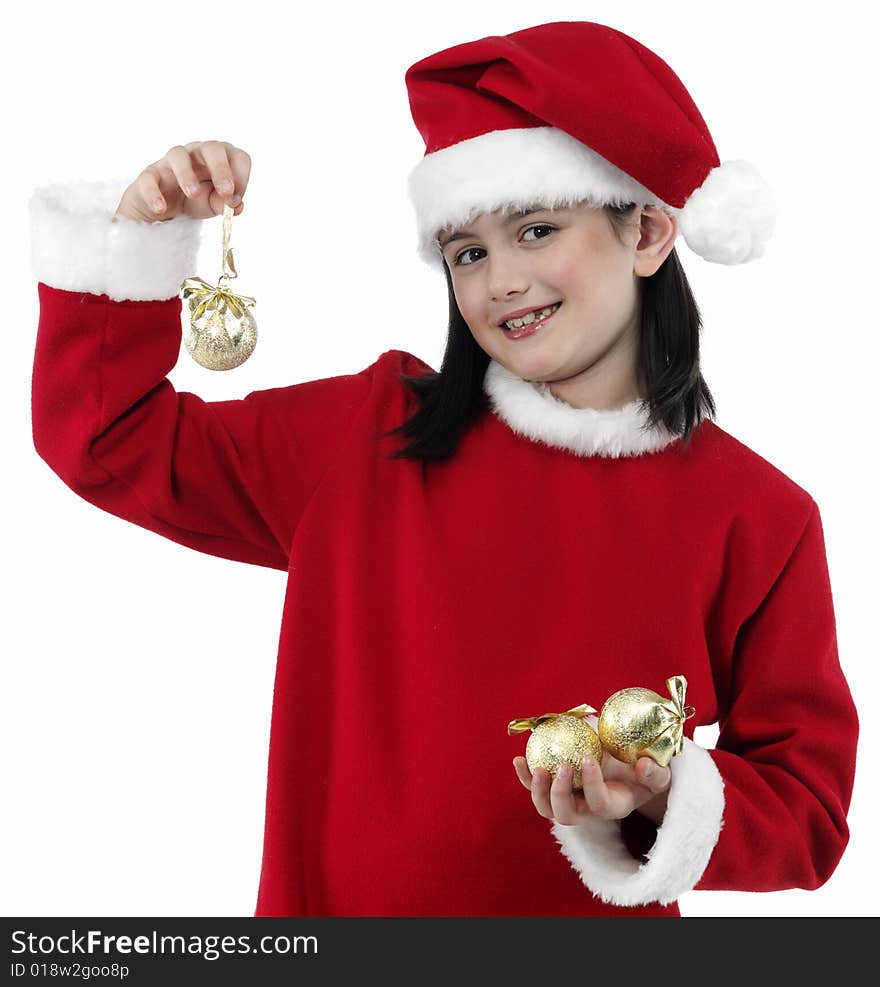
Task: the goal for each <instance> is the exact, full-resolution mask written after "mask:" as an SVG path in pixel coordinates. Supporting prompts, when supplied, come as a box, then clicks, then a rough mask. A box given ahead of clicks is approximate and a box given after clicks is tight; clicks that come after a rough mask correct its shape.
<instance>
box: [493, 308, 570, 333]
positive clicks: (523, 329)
mask: <svg viewBox="0 0 880 987" xmlns="http://www.w3.org/2000/svg"><path fill="white" fill-rule="evenodd" d="M561 307H562V302H554V304H553V311H552V312H550V314H549V315H545V316H544V318H543V319H536V320H535V321H534V322H529V323H528V324H527V325H524V326H520V328H519V329H508V328H507V326H506V325H504V323H502V324H501V331H502V332H503V333H504V335H505V336H506V337H507V338H508V339H520V338H522V337H524V336H531V335H533V334H534V333H536V332H537V331H538V330H539V329H540V328H541V327H542V326H543V325H545V324H546V323H547V322H549V321H550V320H551V319H552V318H553V316H554V315H556V313H557V312H558V311H559V309H560V308H561Z"/></svg>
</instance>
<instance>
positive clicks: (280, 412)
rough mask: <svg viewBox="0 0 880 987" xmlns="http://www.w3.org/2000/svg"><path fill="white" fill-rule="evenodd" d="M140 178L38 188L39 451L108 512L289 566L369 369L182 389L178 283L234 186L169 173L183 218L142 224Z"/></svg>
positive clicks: (169, 193)
mask: <svg viewBox="0 0 880 987" xmlns="http://www.w3.org/2000/svg"><path fill="white" fill-rule="evenodd" d="M214 143H216V142H214ZM172 150H174V149H172ZM169 153H170V152H169ZM151 167H152V166H151ZM163 173H164V172H163V169H162V168H159V169H158V174H159V175H160V176H161V175H162V174H163ZM144 174H146V172H144V173H142V175H141V177H140V178H139V179H138V182H136V183H134V184H133V185H132V186H130V187H129V189H128V190H126V191H125V192H124V194H123V189H122V184H121V183H118V182H117V183H112V182H86V181H76V182H72V183H69V184H53V185H49V186H46V187H43V188H39V189H36V190H35V192H34V194H33V196H32V198H31V202H30V218H31V251H32V252H31V264H32V268H33V270H34V272H35V274H36V276H37V278H38V282H39V283H38V292H39V299H40V319H39V327H38V333H37V340H36V349H35V356H34V366H33V380H32V420H33V437H34V444H35V447H36V450H37V452H38V453H39V455H40V456H41V457H42V458H43V459H44V460H45V461H46V463H48V465H49V466H50V467H51V468H52V469H53V470H54V472H55V473H57V474H58V476H60V477H61V479H62V480H63V481H64V482H65V483H66V484H67V485H68V486H69V487H70V488H71V489H72V490H74V491H75V492H76V493H77V494H79V496H81V497H83V498H84V499H85V500H87V501H89V502H90V503H92V504H94V505H96V506H98V507H100V508H101V509H103V510H105V511H108V512H109V513H111V514H115V515H117V516H118V517H121V518H124V519H125V520H128V521H131V522H133V523H135V524H138V525H141V526H142V527H145V528H148V529H150V530H152V531H155V532H157V533H158V534H161V535H163V536H164V537H166V538H170V539H172V540H173V541H176V542H179V543H180V544H183V545H187V546H189V547H191V548H195V549H197V550H198V551H202V552H206V553H209V554H211V555H217V556H220V557H222V558H227V559H232V560H235V561H241V562H248V563H252V564H255V565H264V566H270V567H273V568H278V569H286V568H287V565H288V558H289V549H290V543H291V540H292V537H293V531H294V529H295V527H296V523H297V520H298V518H299V517H300V515H301V514H302V511H303V510H304V508H305V505H306V503H307V502H308V500H309V498H310V497H311V494H312V493H313V492H314V490H315V488H316V487H317V485H318V483H319V482H320V479H321V477H322V476H323V474H324V472H325V470H326V468H327V466H328V464H329V463H330V461H331V460H332V457H333V456H334V454H335V452H336V450H337V449H338V448H340V447H341V445H342V442H343V441H344V437H345V435H346V434H347V432H348V429H349V428H350V426H351V423H352V421H353V419H354V418H355V416H356V413H357V410H358V409H359V408H360V407H361V406H362V405H363V404H364V401H365V399H366V396H367V394H368V392H369V388H370V381H371V376H372V367H370V368H367V369H366V370H364V371H362V372H361V373H359V374H352V375H347V376H340V377H334V378H330V379H327V380H319V381H310V382H305V383H302V384H296V385H293V386H290V387H284V388H274V389H270V390H265V391H256V392H253V393H251V394H248V395H247V397H245V398H243V399H240V400H230V401H218V402H206V401H203V400H202V399H201V398H199V397H198V396H196V395H195V394H190V393H187V392H177V391H176V390H175V389H174V387H173V386H172V384H171V383H170V381H169V380H168V379H167V375H168V373H169V371H170V370H171V369H172V368H173V367H174V365H175V364H176V362H177V358H178V355H179V352H180V343H181V336H182V327H181V323H180V313H181V300H180V298H179V296H178V290H179V286H180V283H181V281H182V280H183V279H184V278H185V277H186V276H187V275H189V274H191V273H192V271H193V270H194V266H195V259H196V254H197V250H198V241H199V235H200V227H201V217H202V215H204V216H205V217H206V216H208V215H216V214H217V213H219V212H222V209H223V203H224V200H225V199H226V198H227V196H226V195H223V196H221V195H220V194H219V193H217V192H215V191H213V189H212V190H208V189H205V188H204V187H203V188H202V191H201V193H200V195H201V205H199V206H197V207H196V206H194V205H193V204H192V203H193V199H192V197H186V196H185V195H184V193H183V192H182V191H181V189H180V188H178V189H177V192H176V193H175V191H174V190H173V189H172V188H171V187H170V185H169V183H168V182H164V181H163V182H160V185H161V189H162V195H163V200H164V207H163V212H164V213H165V214H173V215H172V217H171V218H170V219H168V220H167V221H161V222H160V221H152V220H150V219H149V217H148V216H146V217H145V218H144V219H142V220H138V219H137V218H135V217H136V213H137V210H138V209H139V208H140V207H139V206H138V204H137V201H136V199H137V200H138V201H140V202H141V203H143V202H145V201H146V200H145V199H144V198H143V194H145V193H147V192H149V190H150V189H149V188H148V187H147V185H148V184H149V183H148V182H146V181H145V180H144V177H143V176H144ZM188 177H189V174H188V172H187V171H186V169H183V168H181V169H180V180H181V181H185V180H186V178H188ZM220 177H222V175H219V176H218V180H219V178H220ZM239 177H240V176H236V178H237V179H238V178H239ZM202 178H203V179H204V175H202ZM239 187H240V186H239ZM133 189H138V190H139V191H138V193H137V195H136V194H135V192H133V191H132V190H133ZM178 193H179V194H178ZM121 194H122V201H120V195H121ZM117 203H118V204H119V210H118V211H117V212H115V213H114V210H115V209H116V206H117ZM240 208H241V207H240V206H239V207H238V209H237V210H236V211H238V210H240ZM205 209H207V210H209V211H207V212H204V210H205ZM199 210H203V212H199Z"/></svg>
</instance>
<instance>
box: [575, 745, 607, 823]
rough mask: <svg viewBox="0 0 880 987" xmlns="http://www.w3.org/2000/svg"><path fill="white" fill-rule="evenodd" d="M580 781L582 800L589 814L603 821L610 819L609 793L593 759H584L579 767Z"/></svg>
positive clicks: (600, 771) (600, 770) (599, 769)
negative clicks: (600, 817) (599, 817)
mask: <svg viewBox="0 0 880 987" xmlns="http://www.w3.org/2000/svg"><path fill="white" fill-rule="evenodd" d="M581 781H582V782H583V786H584V799H585V801H586V803H587V805H588V806H589V808H590V812H592V813H594V814H595V815H597V816H602V818H603V819H607V818H610V815H609V813H610V812H611V793H610V792H609V791H608V786H607V785H606V784H605V778H604V777H603V775H602V769H601V768H600V767H599V765H598V764H597V763H596V761H595V759H594V758H591V757H585V758H584V762H583V764H582V765H581Z"/></svg>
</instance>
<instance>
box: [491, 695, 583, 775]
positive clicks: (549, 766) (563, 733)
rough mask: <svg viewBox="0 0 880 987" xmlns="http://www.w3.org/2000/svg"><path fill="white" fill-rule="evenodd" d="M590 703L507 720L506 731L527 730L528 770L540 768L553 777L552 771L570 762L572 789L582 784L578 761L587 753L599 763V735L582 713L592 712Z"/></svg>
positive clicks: (521, 731) (579, 762) (509, 732)
mask: <svg viewBox="0 0 880 987" xmlns="http://www.w3.org/2000/svg"><path fill="white" fill-rule="evenodd" d="M595 712H596V710H594V709H593V707H592V706H587V705H586V703H583V704H582V705H580V706H575V708H574V709H570V710H567V711H566V712H565V713H542V714H541V715H540V716H529V717H525V718H523V719H520V720H511V721H510V723H508V724H507V733H508V734H509V735H512V734H515V733H523V732H524V731H525V730H531V731H532V735H531V736H530V737H529V741H528V743H527V744H526V764H528V766H529V771H534V770H535V768H544V769H546V770H547V771H549V772H550V775H551V777H553V778H554V779H555V778H556V772H557V771H558V770H559V767H560V765H561V764H564V763H565V762H566V761H567V762H568V763H569V764H571V766H572V768H573V769H574V770H573V771H572V778H571V787H572V788H573V789H581V788H583V787H584V786H583V780H582V778H581V763H582V762H583V760H584V758H585V757H587V756H588V755H589V756H590V757H594V758H595V759H596V760H597V761H598V762H599V764H601V763H602V745H601V744H600V743H599V737H598V735H597V734H596V731H595V730H593V729H592V728H591V727H590V726H589V725H588V724H587V723H585V722H584V717H585V716H589V715H590V714H591V713H595Z"/></svg>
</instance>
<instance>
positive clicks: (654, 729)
mask: <svg viewBox="0 0 880 987" xmlns="http://www.w3.org/2000/svg"><path fill="white" fill-rule="evenodd" d="M666 688H667V689H668V690H669V695H670V696H671V697H672V698H671V699H665V698H664V697H663V696H661V695H658V694H657V693H656V692H652V691H651V690H650V689H641V688H638V687H636V688H632V689H621V690H620V692H615V693H614V695H613V696H611V697H610V698H609V699H607V700H606V702H605V705H604V706H603V707H602V712H601V713H600V714H599V740H600V741H601V743H602V746H603V747H604V748H605V750H607V751H608V753H609V754H611V755H612V756H614V757H616V758H617V759H618V760H619V761H625V762H626V763H627V764H635V763H636V761H637V760H638V759H639V758H640V757H651V758H653V759H654V760H655V761H656V762H657V764H659V765H661V766H662V767H664V768H665V767H666V766H667V765H668V764H669V762H670V761H671V760H672V758H673V757H675V756H676V755H677V754H680V753H681V752H682V749H683V747H684V737H683V734H682V727H683V725H684V721H685V720H689V719H690V718H691V717H692V716H693V715H694V714H695V713H696V710H695V709H694V707H693V706H685V704H684V694H685V690H686V689H687V679H686V678H685V677H684V676H683V675H675V676H673V677H672V678H670V679H667V680H666Z"/></svg>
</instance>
